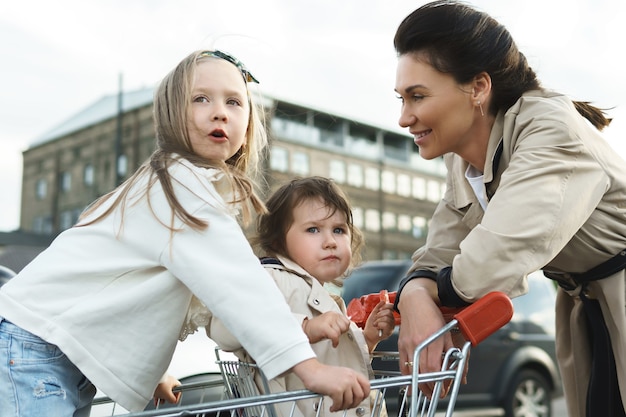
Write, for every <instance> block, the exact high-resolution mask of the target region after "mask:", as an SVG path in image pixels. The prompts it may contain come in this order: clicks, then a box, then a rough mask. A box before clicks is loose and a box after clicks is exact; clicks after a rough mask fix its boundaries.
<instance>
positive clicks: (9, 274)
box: [0, 265, 15, 287]
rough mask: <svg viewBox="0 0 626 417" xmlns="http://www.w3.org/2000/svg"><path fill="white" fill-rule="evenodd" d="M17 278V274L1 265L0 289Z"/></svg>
mask: <svg viewBox="0 0 626 417" xmlns="http://www.w3.org/2000/svg"><path fill="white" fill-rule="evenodd" d="M14 276H15V272H14V271H13V270H12V269H10V268H7V267H6V266H4V265H0V287H2V286H3V285H4V284H6V283H7V282H9V280H10V279H11V278H13V277H14Z"/></svg>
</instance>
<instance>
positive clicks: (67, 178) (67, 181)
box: [59, 171, 72, 193]
mask: <svg viewBox="0 0 626 417" xmlns="http://www.w3.org/2000/svg"><path fill="white" fill-rule="evenodd" d="M59 186H60V187H59V188H61V191H62V192H64V193H67V192H69V191H70V190H71V189H72V174H70V173H69V172H68V171H65V172H62V173H61V180H60V184H59Z"/></svg>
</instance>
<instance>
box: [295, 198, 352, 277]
mask: <svg viewBox="0 0 626 417" xmlns="http://www.w3.org/2000/svg"><path fill="white" fill-rule="evenodd" d="M330 213H331V210H330V209H329V207H326V206H325V205H324V202H323V201H322V200H321V199H309V200H305V201H303V202H302V203H301V204H300V205H298V206H297V207H295V209H294V211H293V224H292V225H291V227H290V228H289V230H288V231H287V236H286V239H285V242H286V246H287V255H288V257H289V258H290V259H291V260H293V261H294V262H296V263H297V264H298V265H300V266H301V267H302V268H304V269H305V270H306V271H307V272H308V273H309V274H311V275H312V276H313V277H315V278H316V279H317V280H318V281H319V282H321V283H322V284H323V283H325V282H330V281H332V280H334V279H336V278H338V277H340V276H341V275H343V273H344V272H345V271H346V269H347V268H348V266H349V265H350V261H351V260H352V249H351V246H350V240H351V237H350V231H349V229H348V224H347V222H346V216H344V215H343V213H340V212H339V211H336V212H335V213H334V214H333V215H332V216H330Z"/></svg>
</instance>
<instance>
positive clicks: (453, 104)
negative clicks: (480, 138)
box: [396, 54, 480, 159]
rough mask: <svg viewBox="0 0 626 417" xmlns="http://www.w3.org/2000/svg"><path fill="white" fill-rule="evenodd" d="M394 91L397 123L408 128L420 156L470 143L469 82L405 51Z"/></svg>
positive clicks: (461, 150) (473, 115)
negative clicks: (397, 99) (398, 109)
mask: <svg viewBox="0 0 626 417" xmlns="http://www.w3.org/2000/svg"><path fill="white" fill-rule="evenodd" d="M396 92H397V93H398V94H399V95H400V99H401V100H402V111H401V114H400V120H399V121H398V123H399V124H400V126H402V127H407V128H409V132H410V133H411V134H412V135H413V141H414V142H415V144H416V145H417V146H418V147H419V153H420V156H422V157H423V158H424V159H433V158H436V157H438V156H441V155H443V154H445V153H448V152H454V153H457V154H460V155H463V154H464V151H465V150H467V149H468V147H471V146H472V137H473V134H472V131H473V128H474V120H475V118H476V117H477V112H476V107H475V105H474V102H473V101H472V98H471V96H472V94H471V93H472V87H471V86H470V85H460V84H458V83H457V82H456V81H455V80H454V78H453V77H452V76H451V75H449V74H445V73H442V72H439V71H437V70H435V69H434V68H433V67H432V66H431V65H430V64H429V63H428V62H427V61H426V60H423V59H422V60H418V59H416V58H415V56H414V55H410V54H405V55H401V56H400V57H399V59H398V67H397V71H396ZM478 117H480V113H478Z"/></svg>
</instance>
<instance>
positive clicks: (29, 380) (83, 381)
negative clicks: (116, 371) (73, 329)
mask: <svg viewBox="0 0 626 417" xmlns="http://www.w3.org/2000/svg"><path fill="white" fill-rule="evenodd" d="M95 394H96V388H95V387H94V385H93V384H92V383H91V382H90V381H89V380H88V379H87V378H86V377H85V376H84V375H83V374H82V373H81V372H80V371H79V370H78V368H76V366H74V364H73V363H72V362H70V360H69V359H68V358H67V356H65V354H63V352H61V350H60V349H59V348H58V347H56V346H55V345H51V344H50V343H47V342H46V341H44V340H42V339H40V338H39V337H37V336H35V335H33V334H31V333H29V332H27V331H26V330H24V329H22V328H20V327H18V326H16V325H14V324H13V323H11V322H9V321H6V320H4V319H3V318H2V317H0V417H39V416H41V417H44V416H45V417H88V416H89V412H90V410H91V402H92V400H93V397H94V396H95Z"/></svg>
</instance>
